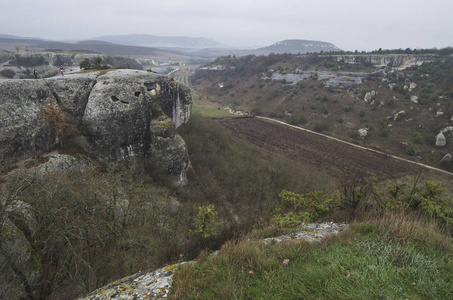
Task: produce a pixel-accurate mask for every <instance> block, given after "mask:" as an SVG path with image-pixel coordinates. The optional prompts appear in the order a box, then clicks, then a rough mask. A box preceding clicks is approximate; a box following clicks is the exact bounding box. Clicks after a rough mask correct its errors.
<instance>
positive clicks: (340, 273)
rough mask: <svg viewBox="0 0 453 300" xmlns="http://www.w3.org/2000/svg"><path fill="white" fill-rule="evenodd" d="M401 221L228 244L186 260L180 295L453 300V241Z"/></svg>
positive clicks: (176, 294)
mask: <svg viewBox="0 0 453 300" xmlns="http://www.w3.org/2000/svg"><path fill="white" fill-rule="evenodd" d="M397 220H398V219H397V218H395V217H390V218H388V219H387V220H385V219H382V220H379V221H373V222H368V223H357V224H354V225H352V226H351V228H350V229H347V230H345V231H344V232H343V233H341V234H340V235H339V236H336V237H330V238H327V239H325V240H324V241H322V242H321V243H314V244H309V243H306V242H302V243H293V244H283V243H281V244H274V245H264V244H263V243H261V242H259V241H249V240H243V241H240V242H228V243H226V244H225V245H224V246H223V247H222V249H221V253H220V254H219V255H208V254H207V253H206V252H204V253H202V254H201V255H200V257H199V260H198V262H196V263H193V264H189V265H186V266H184V267H183V268H182V269H181V270H180V271H179V272H178V273H177V275H176V277H175V281H174V286H173V289H172V298H173V299H452V297H453V290H452V289H451V284H452V283H453V263H452V259H451V258H452V254H453V243H452V242H451V239H450V238H448V237H447V236H445V235H443V234H442V233H440V232H439V231H438V230H437V229H434V227H433V226H431V225H429V224H427V223H426V222H423V221H415V222H403V223H401V222H400V223H398V221H397ZM285 259H289V264H288V265H283V264H282V262H283V260H285Z"/></svg>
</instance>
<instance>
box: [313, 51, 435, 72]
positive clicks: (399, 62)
mask: <svg viewBox="0 0 453 300" xmlns="http://www.w3.org/2000/svg"><path fill="white" fill-rule="evenodd" d="M321 57H324V56H321ZM325 57H329V58H331V57H334V58H336V60H337V61H344V62H345V63H349V64H362V65H370V66H376V67H391V68H392V69H397V70H404V69H407V68H409V67H414V66H420V65H422V64H423V63H424V62H431V61H434V60H436V59H439V57H438V56H437V55H429V54H426V55H421V54H420V55H418V54H365V55H363V54H360V55H329V56H325Z"/></svg>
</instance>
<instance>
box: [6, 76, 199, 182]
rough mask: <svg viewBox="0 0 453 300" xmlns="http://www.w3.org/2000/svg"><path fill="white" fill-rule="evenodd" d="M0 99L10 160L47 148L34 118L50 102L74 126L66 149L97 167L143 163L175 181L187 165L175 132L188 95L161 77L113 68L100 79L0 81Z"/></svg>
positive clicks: (45, 134) (45, 132)
mask: <svg viewBox="0 0 453 300" xmlns="http://www.w3.org/2000/svg"><path fill="white" fill-rule="evenodd" d="M0 97H1V98H0V122H1V126H0V143H1V145H2V146H3V148H2V149H1V151H2V152H1V154H2V155H3V157H6V158H8V159H10V160H18V159H22V158H27V157H30V156H33V155H36V154H39V153H42V152H45V151H47V150H48V149H49V148H50V147H51V146H52V145H54V144H55V134H54V132H53V130H52V128H51V127H50V126H49V124H48V123H46V121H45V120H43V119H42V118H41V117H40V116H39V113H38V112H39V108H40V106H42V103H44V102H45V101H46V99H48V98H53V99H56V100H57V103H58V105H59V107H60V108H61V109H62V110H63V111H64V112H66V113H67V114H68V116H69V122H70V123H71V124H72V126H73V128H74V130H73V131H72V132H71V134H70V135H69V136H67V137H66V139H67V141H65V142H66V143H69V144H70V145H71V147H75V149H82V150H83V151H84V152H87V153H90V154H91V155H92V156H94V157H96V158H98V159H99V160H100V161H101V162H105V163H110V162H116V161H119V160H122V159H125V158H127V157H136V158H138V159H143V160H144V165H145V166H146V167H147V168H148V169H149V170H152V171H153V172H163V173H167V174H171V175H172V176H173V177H175V178H176V179H177V180H178V181H180V180H181V178H184V174H185V171H186V169H187V167H188V166H189V158H188V154H187V148H186V146H185V143H184V141H183V140H182V138H181V137H180V136H179V135H178V134H177V133H176V128H177V127H178V126H180V125H181V124H183V123H185V122H186V121H187V120H188V119H189V116H190V108H191V105H192V97H191V94H190V91H189V89H188V88H186V87H183V86H182V85H180V84H179V83H176V82H174V81H170V80H169V78H168V77H166V76H160V75H156V74H153V73H150V72H146V71H138V70H116V71H110V72H108V73H107V74H105V75H102V76H99V75H96V74H86V75H68V76H64V77H54V78H49V79H37V80H1V81H0ZM154 160H158V161H154Z"/></svg>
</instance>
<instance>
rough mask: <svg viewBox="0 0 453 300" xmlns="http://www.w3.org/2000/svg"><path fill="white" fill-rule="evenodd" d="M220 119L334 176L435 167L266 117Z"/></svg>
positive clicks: (239, 133)
mask: <svg viewBox="0 0 453 300" xmlns="http://www.w3.org/2000/svg"><path fill="white" fill-rule="evenodd" d="M219 122H220V124H222V125H223V126H224V127H225V128H227V129H228V130H230V131H231V132H232V133H233V135H234V136H236V137H237V138H239V139H242V140H245V141H247V142H250V143H251V144H253V145H256V146H259V147H260V148H261V149H263V150H264V151H265V152H267V153H269V154H271V155H282V156H285V157H289V158H292V159H294V160H296V161H299V162H302V163H306V164H310V165H313V166H315V167H317V168H322V169H325V170H326V171H327V172H328V173H330V174H331V175H334V176H341V175H343V174H349V175H353V176H369V175H373V176H376V177H378V178H397V177H400V176H404V175H413V174H416V173H417V172H418V171H419V170H420V169H422V168H424V167H428V168H431V167H429V166H423V165H421V164H417V163H412V162H409V161H406V160H405V159H401V158H396V157H393V156H391V155H387V154H385V153H381V152H378V151H374V150H370V149H365V148H362V147H360V146H356V145H352V144H349V143H345V142H340V141H338V140H336V139H332V138H328V137H326V136H323V135H320V134H316V133H313V132H309V131H306V130H301V129H300V128H295V127H292V126H287V125H283V124H279V123H277V122H276V121H270V120H267V119H264V118H247V119H223V120H220V121H219ZM439 171H441V172H445V171H442V170H439ZM445 173H448V172H445ZM448 174H451V173H448Z"/></svg>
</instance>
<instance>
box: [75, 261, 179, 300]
mask: <svg viewBox="0 0 453 300" xmlns="http://www.w3.org/2000/svg"><path fill="white" fill-rule="evenodd" d="M185 263H187V262H183V263H177V264H174V265H171V266H166V267H163V268H161V269H158V270H155V271H153V272H149V273H137V274H134V275H131V276H128V277H125V278H122V279H120V280H118V281H115V282H112V283H111V284H109V285H107V286H105V287H102V288H100V289H97V290H95V291H93V292H91V293H90V294H88V295H86V296H84V297H83V298H79V300H101V299H131V300H132V299H134V300H135V299H137V300H138V299H165V298H167V295H168V293H169V291H170V288H171V285H172V283H173V274H174V272H175V270H176V269H177V267H179V266H180V265H182V264H185Z"/></svg>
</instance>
